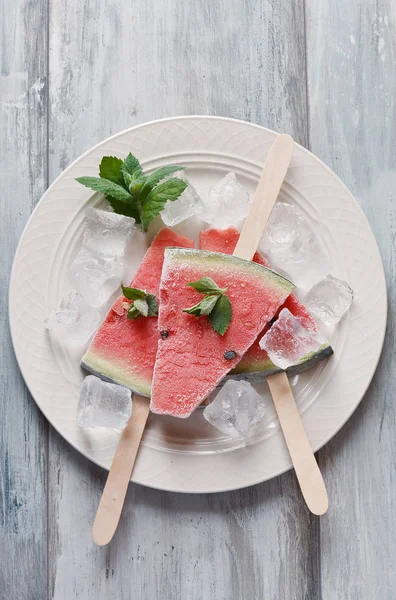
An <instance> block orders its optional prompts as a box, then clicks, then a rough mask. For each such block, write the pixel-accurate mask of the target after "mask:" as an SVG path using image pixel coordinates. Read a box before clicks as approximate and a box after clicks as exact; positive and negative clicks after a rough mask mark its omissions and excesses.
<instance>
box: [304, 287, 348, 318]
mask: <svg viewBox="0 0 396 600" xmlns="http://www.w3.org/2000/svg"><path fill="white" fill-rule="evenodd" d="M352 301H353V290H352V289H351V288H350V287H349V285H348V284H347V283H346V281H342V280H341V279H337V278H336V277H332V276H331V275H328V276H327V277H326V279H322V281H319V282H318V283H317V284H316V285H314V286H313V288H311V290H310V291H309V292H308V294H307V295H306V297H305V300H304V304H305V306H306V307H307V309H308V310H309V312H310V313H311V314H312V316H313V317H315V319H317V320H318V321H320V322H322V323H323V324H324V325H328V326H331V325H335V324H336V323H338V321H340V319H341V318H342V317H343V316H344V315H345V313H346V312H347V310H349V308H350V306H351V304H352Z"/></svg>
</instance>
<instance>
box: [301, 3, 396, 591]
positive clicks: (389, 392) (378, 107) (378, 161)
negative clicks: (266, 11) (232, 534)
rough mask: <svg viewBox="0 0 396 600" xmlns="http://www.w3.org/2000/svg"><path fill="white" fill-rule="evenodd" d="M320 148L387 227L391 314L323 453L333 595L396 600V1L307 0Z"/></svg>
mask: <svg viewBox="0 0 396 600" xmlns="http://www.w3.org/2000/svg"><path fill="white" fill-rule="evenodd" d="M307 56H308V82H309V103H310V116H311V119H310V139H311V148H312V151H313V152H315V153H316V154H318V155H319V156H320V157H321V158H322V159H323V160H324V161H325V162H326V163H327V164H328V165H330V166H331V167H332V168H333V169H334V170H335V171H336V172H337V173H338V174H339V175H340V177H341V178H342V179H343V180H344V181H345V182H346V183H347V185H349V186H350V188H351V189H352V191H353V192H354V193H355V194H356V196H357V198H358V200H359V202H360V204H361V206H362V208H363V210H364V211H365V213H366V215H367V217H368V219H369V221H370V223H371V225H372V227H373V230H374V232H375V234H376V236H377V240H378V243H379V246H380V250H381V253H382V257H383V260H384V265H385V270H386V275H387V279H388V289H389V323H388V332H387V337H386V342H385V348H384V352H383V355H382V358H381V363H380V366H379V369H378V370H377V374H376V376H375V379H374V381H373V383H372V385H371V386H370V389H369V391H368V393H367V394H366V397H365V398H364V400H363V402H362V404H361V406H360V407H359V409H358V410H357V411H356V414H355V415H354V416H353V417H352V418H351V420H350V421H349V423H348V424H347V426H346V427H344V429H343V430H342V431H341V432H340V433H339V435H337V436H336V438H335V439H334V440H333V441H332V442H331V443H330V444H328V445H327V446H326V448H325V449H324V450H323V451H321V452H320V463H321V465H322V467H323V468H324V471H325V476H326V480H327V482H328V492H329V500H330V510H329V512H328V514H327V515H326V516H325V517H324V518H323V519H322V520H321V547H322V550H321V563H322V564H321V570H322V588H323V589H322V597H323V600H334V599H336V598H337V599H338V598H342V599H343V600H349V599H350V600H352V599H353V600H355V599H356V600H357V599H359V600H372V599H374V598H381V599H387V600H388V599H389V600H391V599H393V598H394V597H395V589H396V569H395V557H396V522H395V517H394V516H395V510H396V484H395V478H394V470H395V458H394V457H395V452H396V448H395V439H396V438H395V420H396V404H395V402H394V396H395V391H396V386H395V375H396V372H395V368H396V365H395V359H394V336H395V320H394V314H395V306H396V294H395V285H394V282H395V263H394V252H395V223H396V205H395V201H394V198H395V190H396V171H395V164H396V150H395V148H396V146H395V139H396V122H395V118H394V115H395V100H394V98H395V91H396V74H395V70H394V63H395V58H396V6H395V4H394V3H393V2H392V1H391V0H389V1H387V0H379V1H378V2H371V1H369V0H367V1H365V2H361V1H360V0H352V1H351V2H348V3H346V2H342V0H336V1H334V2H327V1H326V0H321V1H318V0H307Z"/></svg>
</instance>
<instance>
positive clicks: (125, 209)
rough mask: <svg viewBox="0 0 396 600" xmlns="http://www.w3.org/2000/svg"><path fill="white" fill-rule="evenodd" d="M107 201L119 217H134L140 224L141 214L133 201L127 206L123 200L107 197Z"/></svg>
mask: <svg viewBox="0 0 396 600" xmlns="http://www.w3.org/2000/svg"><path fill="white" fill-rule="evenodd" d="M106 200H107V202H108V203H109V204H110V206H111V207H112V209H113V210H114V212H115V213H117V214H119V215H125V216H126V217H133V218H134V219H135V221H136V223H140V212H139V209H138V207H137V206H136V204H135V203H134V202H133V201H131V202H129V203H128V204H127V203H126V202H124V201H123V200H117V199H116V198H111V197H110V196H106Z"/></svg>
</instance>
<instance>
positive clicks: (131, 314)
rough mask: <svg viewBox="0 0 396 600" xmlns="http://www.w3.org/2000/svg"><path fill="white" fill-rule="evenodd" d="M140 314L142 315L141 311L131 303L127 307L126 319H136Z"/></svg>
mask: <svg viewBox="0 0 396 600" xmlns="http://www.w3.org/2000/svg"><path fill="white" fill-rule="evenodd" d="M141 316H142V313H141V312H140V311H139V310H138V309H137V308H136V307H135V305H134V304H133V303H132V304H131V306H130V307H129V310H128V313H127V317H128V319H133V320H135V319H138V318H139V317H141Z"/></svg>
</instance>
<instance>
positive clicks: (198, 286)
mask: <svg viewBox="0 0 396 600" xmlns="http://www.w3.org/2000/svg"><path fill="white" fill-rule="evenodd" d="M187 285H188V286H189V287H192V288H194V290H196V291H197V292H200V293H201V294H204V298H202V300H201V301H200V302H198V304H194V306H191V307H190V308H184V309H183V312H185V313H188V314H189V315H194V316H195V317H202V316H204V315H208V318H209V321H210V324H211V325H212V327H213V329H214V330H215V331H217V333H219V334H220V335H224V334H225V332H226V331H227V329H228V326H229V324H230V322H231V318H232V306H231V302H230V299H229V297H228V296H227V295H226V293H225V292H227V290H228V288H220V287H219V286H218V285H217V283H216V282H215V281H213V279H211V277H207V276H205V277H202V278H201V279H199V280H198V281H192V282H190V283H187Z"/></svg>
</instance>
